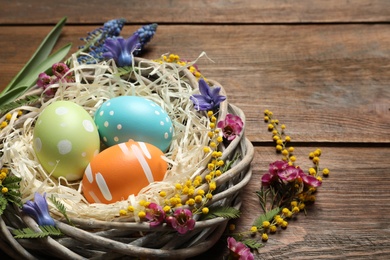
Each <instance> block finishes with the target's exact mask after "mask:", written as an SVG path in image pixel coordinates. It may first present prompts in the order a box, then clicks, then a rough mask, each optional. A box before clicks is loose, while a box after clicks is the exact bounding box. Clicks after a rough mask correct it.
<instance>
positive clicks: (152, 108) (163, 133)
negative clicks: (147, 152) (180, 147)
mask: <svg viewBox="0 0 390 260" xmlns="http://www.w3.org/2000/svg"><path fill="white" fill-rule="evenodd" d="M95 123H96V125H97V127H98V131H99V134H100V137H101V139H102V141H103V142H104V143H105V144H106V145H107V146H112V145H115V144H119V143H123V142H127V141H128V140H130V139H132V140H135V141H140V142H146V143H150V144H153V145H154V146H157V147H158V148H159V149H160V150H161V151H164V152H165V151H166V150H167V149H168V148H169V145H170V144H171V141H172V135H173V126H172V121H171V119H170V117H169V116H168V114H167V113H166V111H164V109H162V108H161V107H160V106H159V105H158V104H156V103H155V102H153V101H151V100H148V99H146V98H142V97H137V96H120V97H115V98H112V99H110V100H108V101H106V102H104V103H103V104H102V105H101V106H100V108H99V109H98V110H97V111H96V113H95Z"/></svg>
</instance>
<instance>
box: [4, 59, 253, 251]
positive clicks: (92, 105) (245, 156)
mask: <svg viewBox="0 0 390 260" xmlns="http://www.w3.org/2000/svg"><path fill="white" fill-rule="evenodd" d="M73 62H74V64H73V73H75V82H74V83H69V84H65V83H64V84H62V83H61V82H60V83H59V84H58V85H55V86H53V88H58V90H57V92H56V95H55V96H54V97H50V98H48V97H47V96H46V95H45V94H44V93H42V94H41V98H40V99H39V101H38V102H36V103H35V104H32V105H29V106H23V107H20V108H18V109H15V110H14V111H11V112H10V113H11V114H12V113H15V111H17V110H23V111H25V113H24V115H22V116H21V117H19V118H16V117H15V116H13V117H12V119H11V122H10V125H9V126H8V127H6V128H4V129H3V130H2V131H1V132H0V133H1V134H0V138H1V143H2V144H1V147H0V149H1V151H2V158H1V163H0V166H2V167H4V166H7V167H9V168H10V169H11V173H12V174H15V175H16V176H18V177H21V178H22V181H21V184H20V185H21V194H22V200H23V202H25V201H27V200H30V199H32V197H33V194H34V192H36V191H38V192H46V193H48V194H51V195H54V196H56V197H57V198H58V200H60V201H61V202H62V203H63V204H64V205H65V206H66V208H67V212H68V215H69V217H70V219H71V223H72V225H70V224H69V223H68V222H67V221H66V220H65V219H64V217H63V216H62V215H61V214H59V213H58V211H57V210H56V208H55V207H54V206H53V205H51V204H50V202H49V208H50V212H51V215H52V216H53V218H54V219H55V222H56V227H57V228H58V229H60V230H61V232H62V234H63V235H62V236H59V237H50V236H49V237H45V238H38V239H15V238H14V237H13V235H12V233H11V232H12V230H13V229H22V228H25V227H30V228H32V229H34V230H36V231H37V232H41V230H40V229H39V227H38V224H37V223H36V222H35V221H34V219H32V218H31V217H29V216H27V215H25V214H23V212H22V211H21V209H20V208H18V207H16V206H15V205H13V204H9V205H8V206H7V209H6V210H5V212H4V214H3V215H2V216H1V218H0V230H1V231H0V233H1V238H0V249H1V250H2V251H4V252H5V253H6V254H8V255H9V256H11V257H13V258H15V259H20V258H21V257H22V258H23V259H37V258H38V259H41V258H50V259H53V257H54V258H60V259H85V258H89V259H118V258H126V257H129V258H131V257H142V258H170V259H173V258H174V259H183V258H188V257H193V256H196V255H199V254H201V253H203V252H205V251H207V250H208V249H210V248H211V247H212V246H213V245H214V244H215V243H216V242H217V240H218V239H220V237H221V236H222V234H223V232H224V230H225V227H226V224H227V221H228V220H227V219H225V218H222V217H216V218H213V219H209V220H197V221H196V224H195V227H194V229H193V230H191V231H189V232H187V233H186V234H184V235H179V234H178V233H177V232H176V230H174V229H173V228H172V227H170V226H168V225H167V224H162V225H160V226H158V227H150V225H149V223H147V222H142V221H139V220H138V219H137V217H136V216H132V215H129V216H127V217H123V216H119V214H118V213H119V209H120V208H121V207H122V208H123V207H126V206H127V205H128V204H129V203H130V202H129V201H122V202H118V203H114V204H113V205H94V204H88V203H87V202H86V200H85V199H83V196H82V194H81V192H80V187H79V185H80V184H79V183H67V182H66V181H65V180H61V179H60V180H55V179H53V178H51V177H50V176H48V174H47V173H45V172H44V171H43V170H42V169H41V168H40V167H39V163H37V162H36V158H35V156H34V155H33V150H32V149H31V138H32V134H31V133H32V131H33V128H34V122H35V120H36V118H37V116H38V115H39V113H40V112H41V111H42V109H44V107H45V106H47V105H48V104H50V103H51V102H52V101H53V100H74V101H75V102H78V103H79V104H81V105H82V106H83V107H84V108H85V109H86V110H87V111H88V112H89V113H90V114H91V115H93V113H94V111H96V109H97V107H98V106H99V105H100V104H101V103H102V102H103V101H104V100H107V99H109V98H111V97H114V96H119V95H140V96H144V97H150V98H153V100H154V101H156V102H158V103H159V104H160V105H161V106H162V107H163V108H165V109H166V110H167V112H168V114H169V115H170V117H171V118H172V119H173V122H174V125H175V129H176V137H175V138H174V141H173V144H172V145H171V148H170V149H169V151H167V153H166V154H167V160H168V162H169V164H170V167H169V169H168V171H167V174H166V178H165V179H164V181H162V182H161V183H159V184H156V183H153V184H152V185H150V187H146V188H145V189H144V190H142V191H141V192H140V194H138V195H137V196H133V203H134V201H135V202H137V201H138V200H140V199H145V200H148V201H155V202H157V203H161V201H159V198H158V196H156V195H155V194H156V192H157V191H158V190H160V189H161V187H163V188H164V189H165V188H167V187H169V186H173V185H172V183H174V182H177V181H183V180H185V179H189V178H194V177H195V176H197V175H200V176H204V175H206V174H207V173H208V172H209V170H208V168H207V163H208V162H209V161H210V158H211V156H210V155H208V154H205V153H204V152H203V147H204V146H205V145H207V142H208V141H207V137H206V138H205V137H204V136H207V130H208V129H209V123H210V122H209V121H208V120H204V118H207V116H205V114H206V113H203V114H202V113H201V112H198V111H195V110H194V109H193V108H190V106H191V105H190V104H187V103H186V101H185V100H188V99H189V96H190V95H192V94H194V93H196V92H197V88H198V82H197V79H196V78H195V77H194V76H193V74H192V73H191V72H190V71H189V70H188V69H187V68H186V67H185V66H178V65H176V64H169V63H164V64H161V63H157V62H153V61H150V60H145V59H140V58H137V59H135V61H134V65H133V67H134V68H136V69H134V70H131V71H127V72H126V71H123V70H120V69H118V68H116V66H115V64H113V63H105V64H100V65H99V66H96V65H95V66H93V65H80V64H77V61H76V60H75V59H74V61H73ZM118 75H120V77H118ZM208 82H209V83H210V84H211V85H217V86H221V85H220V84H218V83H217V82H215V81H213V80H208ZM166 89H171V91H166ZM40 91H41V90H39V89H38V88H33V89H32V90H30V91H29V93H27V95H32V94H39V93H40ZM84 94H85V95H86V94H88V96H84ZM221 94H225V95H226V93H225V92H224V89H223V88H222V87H221ZM227 113H230V114H234V115H237V116H239V117H241V119H242V120H243V122H245V115H244V114H243V112H242V111H241V110H240V109H239V108H238V107H236V106H234V105H232V104H229V103H228V102H227V101H224V102H223V103H222V104H221V106H220V108H219V111H218V112H217V114H216V115H217V117H218V121H220V120H221V119H222V118H224V117H225V116H226V114H227ZM244 127H245V124H244ZM15 138H16V139H17V140H16V141H15ZM178 150H179V151H180V152H178ZM218 150H219V151H223V157H222V159H223V160H225V161H233V160H234V162H233V164H232V167H231V168H230V169H228V170H227V171H225V172H224V173H223V174H222V175H220V176H219V177H216V178H215V179H214V180H215V182H216V184H217V189H216V190H215V191H214V192H213V197H212V199H211V200H209V201H208V202H207V204H206V205H205V206H207V207H209V208H212V207H215V206H230V207H235V208H237V209H238V208H240V205H241V201H240V198H239V192H240V190H242V188H243V187H244V186H245V185H246V184H247V183H248V181H249V180H250V178H251V166H250V163H251V161H252V158H253V155H254V149H253V146H252V144H251V143H250V142H249V141H248V140H247V139H246V138H245V135H244V131H243V132H242V133H241V134H240V135H239V136H237V137H236V138H235V139H234V140H233V141H232V142H230V143H221V144H220V146H219V147H218ZM237 155H239V156H237ZM18 158H19V160H18ZM26 158H27V159H26ZM183 175H185V176H183ZM159 185H162V186H159ZM202 188H203V189H206V190H207V185H206V186H202ZM167 190H168V194H170V193H169V188H167Z"/></svg>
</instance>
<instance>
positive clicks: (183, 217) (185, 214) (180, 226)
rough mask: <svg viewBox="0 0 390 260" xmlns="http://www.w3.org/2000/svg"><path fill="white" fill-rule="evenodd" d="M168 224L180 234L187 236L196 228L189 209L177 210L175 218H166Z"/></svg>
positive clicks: (174, 214)
mask: <svg viewBox="0 0 390 260" xmlns="http://www.w3.org/2000/svg"><path fill="white" fill-rule="evenodd" d="M166 222H167V223H168V224H169V225H171V226H172V227H173V228H174V229H176V230H177V232H179V234H185V233H187V232H188V231H190V230H193V229H194V227H195V220H194V219H193V218H192V212H191V211H190V210H189V209H176V210H175V212H174V213H173V216H169V217H167V218H166Z"/></svg>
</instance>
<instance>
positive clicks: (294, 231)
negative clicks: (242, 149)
mask: <svg viewBox="0 0 390 260" xmlns="http://www.w3.org/2000/svg"><path fill="white" fill-rule="evenodd" d="M319 148H321V147H319ZM314 149H315V148H314ZM311 150H313V147H299V148H296V150H295V151H296V154H297V157H298V162H299V164H300V165H301V166H302V168H303V169H305V170H306V169H307V168H308V167H310V164H311V162H310V161H309V160H308V159H306V158H307V155H308V153H309V152H310V151H311ZM322 152H323V153H322V155H321V157H320V158H321V164H322V166H323V167H329V169H330V175H329V177H328V178H326V179H324V181H323V185H322V187H320V188H319V192H318V193H317V200H316V202H315V204H314V205H313V206H309V207H308V208H307V210H308V213H307V216H305V215H304V214H303V213H300V215H298V217H297V218H295V219H291V220H290V221H289V226H288V228H287V229H286V230H282V231H280V232H278V233H277V234H275V235H270V237H269V241H268V242H266V243H265V245H264V247H262V248H260V254H259V255H258V257H259V259H260V258H261V259H279V258H280V259H281V258H292V259H336V258H337V259H344V258H353V259H384V258H385V256H388V255H389V254H390V238H389V227H390V224H389V223H390V222H389V220H390V218H389V216H388V214H386V205H389V202H390V191H389V189H388V187H389V186H390V172H389V169H390V162H389V160H387V158H388V157H389V156H390V151H389V149H387V148H351V147H347V148H344V147H339V148H335V147H325V148H322ZM278 158H279V157H278V156H277V155H275V153H274V151H273V149H270V147H257V148H256V154H255V158H254V161H253V164H252V165H253V167H254V170H253V176H252V179H251V181H250V183H249V184H248V185H247V186H246V187H245V188H244V189H243V190H242V192H241V199H242V201H243V204H242V207H241V211H242V215H241V218H240V219H239V220H238V221H232V223H235V224H236V227H237V230H236V231H238V232H242V231H247V230H249V229H250V227H251V226H252V223H253V220H254V219H255V218H256V217H257V216H259V214H261V213H260V212H261V211H260V208H259V204H258V199H257V197H256V195H255V194H254V192H255V191H256V190H258V189H259V188H260V184H261V181H260V179H261V176H262V174H263V173H265V172H266V171H267V170H268V164H269V163H270V162H273V161H274V160H276V159H278ZM260 235H261V234H258V235H257V237H259V236H260ZM225 241H226V240H225V239H221V241H220V243H219V245H218V246H216V248H217V250H218V252H221V250H225V252H227V250H226V249H225V246H226V245H225ZM207 254H208V255H210V252H208V253H207ZM207 254H205V255H203V257H205V256H206V255H207ZM197 259H202V256H200V257H199V258H197Z"/></svg>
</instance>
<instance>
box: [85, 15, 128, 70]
mask: <svg viewBox="0 0 390 260" xmlns="http://www.w3.org/2000/svg"><path fill="white" fill-rule="evenodd" d="M125 22H126V20H125V19H123V18H121V19H113V20H110V21H108V22H106V23H104V25H103V26H102V27H99V28H97V29H95V30H93V31H92V32H89V33H88V36H87V37H86V38H81V40H83V41H85V42H87V43H89V42H93V41H95V42H94V43H93V44H92V45H91V46H89V48H88V50H87V51H86V53H88V54H89V55H91V56H92V57H89V56H85V55H83V56H79V57H78V61H79V62H80V63H86V64H94V63H96V62H99V61H101V60H103V53H104V52H105V51H106V50H105V48H104V43H105V41H106V39H109V38H115V37H118V36H119V35H120V33H121V31H122V28H123V26H124V25H125ZM79 48H80V49H82V48H84V46H80V47H79Z"/></svg>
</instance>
